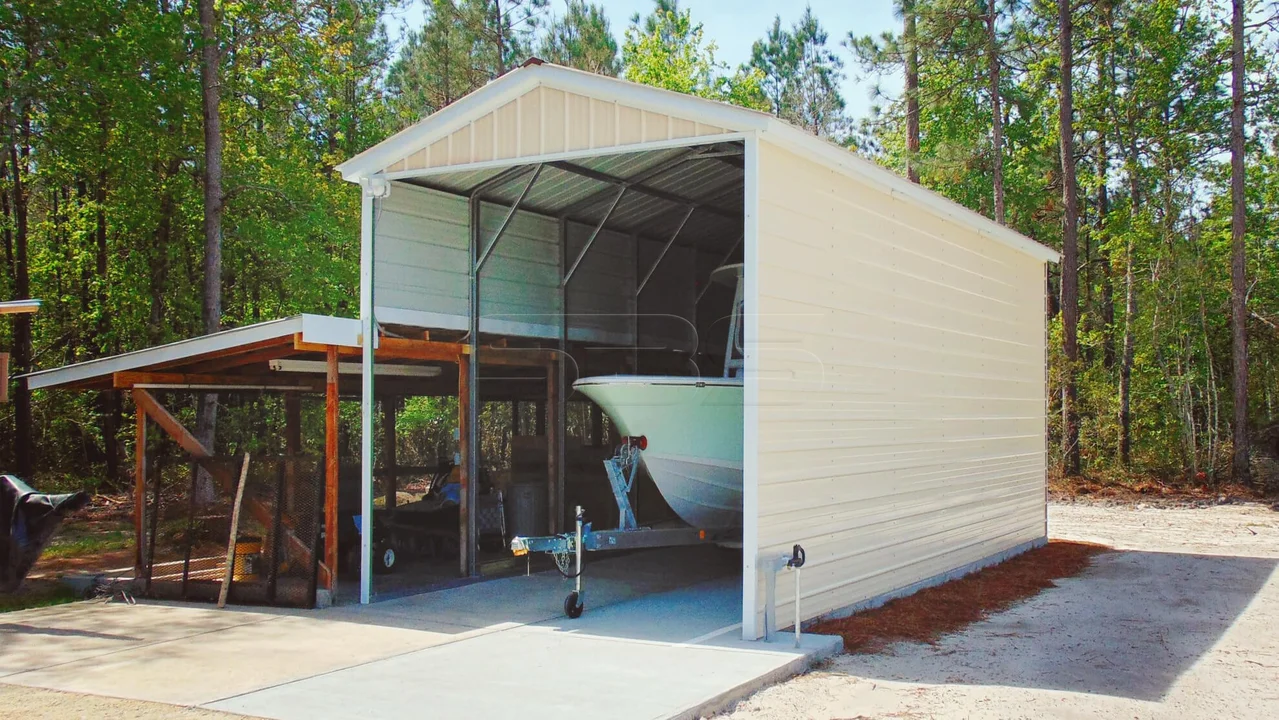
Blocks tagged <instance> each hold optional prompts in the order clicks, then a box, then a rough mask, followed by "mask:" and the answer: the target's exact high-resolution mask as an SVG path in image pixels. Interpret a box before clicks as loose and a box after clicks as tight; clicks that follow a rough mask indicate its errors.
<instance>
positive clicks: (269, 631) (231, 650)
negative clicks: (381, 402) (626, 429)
mask: <svg viewBox="0 0 1279 720" xmlns="http://www.w3.org/2000/svg"><path fill="white" fill-rule="evenodd" d="M586 588H587V596H586V597H587V612H586V614H585V615H584V616H583V617H582V618H580V619H577V620H568V619H567V618H564V617H563V616H562V614H561V613H562V610H561V608H562V602H563V597H564V594H565V593H566V592H567V590H568V589H569V588H568V586H567V584H566V582H565V581H564V580H563V579H562V578H560V577H559V576H558V575H557V574H555V573H554V572H549V573H540V574H536V575H533V576H532V577H512V578H505V579H501V580H493V581H490V582H485V583H478V584H474V585H468V586H464V587H460V588H454V589H451V590H446V591H441V592H436V593H430V594H426V595H418V596H413V597H408V598H402V599H399V600H393V601H388V602H384V603H377V604H375V605H373V606H369V607H358V606H357V607H338V608H330V609H328V610H323V611H306V612H286V611H279V612H271V611H249V610H243V609H229V610H217V609H214V608H211V607H207V606H195V605H160V604H140V605H137V606H129V605H124V604H119V603H112V604H100V603H77V604H73V605H64V606H59V607H54V608H45V609H39V610H29V611H23V612H18V613H10V614H5V615H0V684H9V685H20V686H27V687H35V688H46V689H51V690H59V691H65V692H72V693H84V694H88V695H92V696H109V697H115V698H126V699H133V700H140V701H149V702H158V703H171V704H173V705H181V706H190V707H199V708H204V709H209V710H222V711H228V712H235V713H240V714H244V715H250V716H258V717H269V718H280V719H281V720H290V719H292V718H298V719H299V720H302V719H306V720H312V719H320V720H323V719H325V718H333V719H334V720H339V719H340V720H350V719H351V718H397V717H402V718H417V717H423V714H424V712H425V713H426V714H427V715H429V716H430V717H433V718H454V717H456V718H472V717H515V716H519V717H523V718H542V717H544V718H552V717H554V718H562V717H564V716H565V715H566V714H572V715H586V716H596V717H601V716H602V717H610V718H644V719H648V718H662V717H679V716H684V715H689V714H691V713H694V712H697V711H699V710H704V709H707V708H717V707H720V706H722V704H723V703H724V701H725V700H726V699H728V698H732V699H736V698H739V697H741V696H742V695H744V694H746V693H748V692H749V691H751V690H753V689H756V688H758V687H760V686H762V685H763V684H767V683H769V682H775V681H777V680H779V679H781V678H783V677H787V676H789V675H791V674H794V673H795V672H798V671H801V670H803V669H805V668H806V667H808V666H809V665H810V664H811V663H812V662H814V661H815V660H816V659H818V658H822V657H828V656H830V655H833V654H834V653H835V652H837V651H838V648H839V642H838V639H836V638H820V637H811V638H808V639H807V643H808V644H807V645H806V647H805V648H804V649H803V650H799V651H797V650H795V649H794V648H793V647H791V643H789V642H778V643H777V644H775V645H766V644H761V643H744V642H742V641H741V640H740V639H739V638H740V630H739V628H738V625H737V622H738V621H739V620H740V609H739V608H740V602H741V596H740V593H741V590H740V581H739V579H738V576H737V575H736V572H735V567H734V565H733V564H732V563H731V562H726V558H724V557H723V556H722V555H718V554H717V553H716V550H715V548H694V549H692V550H688V549H684V550H664V551H653V552H648V553H639V554H634V555H629V556H625V557H611V558H608V557H606V558H605V559H599V560H597V561H596V562H593V563H591V564H590V565H589V566H588V572H587V575H586ZM21 698H22V695H21V694H18V693H13V692H5V693H0V715H6V716H7V713H8V712H9V711H22V710H23V707H22V705H21ZM5 703H9V706H6V704H5ZM15 704H16V705H17V707H12V705H15Z"/></svg>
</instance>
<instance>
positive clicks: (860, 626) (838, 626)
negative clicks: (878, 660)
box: [811, 540, 1109, 653]
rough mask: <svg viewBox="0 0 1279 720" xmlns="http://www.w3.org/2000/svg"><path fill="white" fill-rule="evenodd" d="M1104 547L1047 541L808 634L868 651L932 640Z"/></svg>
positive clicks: (1079, 566)
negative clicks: (838, 639)
mask: <svg viewBox="0 0 1279 720" xmlns="http://www.w3.org/2000/svg"><path fill="white" fill-rule="evenodd" d="M1108 550H1109V548H1107V547H1105V546H1104V545H1094V544H1092V543H1079V542H1066V541H1057V540H1054V541H1051V542H1049V543H1048V544H1047V545H1044V546H1043V547H1039V548H1035V549H1034V550H1029V551H1027V552H1024V553H1022V554H1021V555H1018V556H1016V557H1014V558H1012V559H1009V560H1006V561H1004V562H1002V563H1000V564H998V565H993V566H991V567H988V568H985V569H984V570H979V571H978V572H975V573H973V574H971V575H967V576H965V577H962V578H959V579H958V580H952V581H950V582H948V583H945V584H942V585H938V586H937V587H932V588H927V589H925V590H920V591H919V592H917V593H915V594H913V595H910V596H908V597H904V598H899V599H897V600H893V601H890V602H889V603H887V604H885V605H884V606H882V607H879V608H875V609H874V610H866V611H864V612H860V613H857V614H856V615H852V616H850V617H846V618H842V619H839V620H828V621H826V622H822V623H818V624H817V625H816V626H814V627H813V628H812V630H811V632H815V633H821V634H825V635H840V636H842V637H843V638H844V650H845V651H846V652H850V653H873V652H878V651H880V650H882V649H883V648H885V647H887V646H889V645H891V644H893V643H895V642H900V641H913V642H927V643H932V642H936V641H937V640H938V639H939V638H941V636H943V635H946V634H948V633H953V632H956V631H959V630H962V629H964V628H965V627H967V626H968V625H970V624H971V623H974V622H977V621H978V620H982V619H984V618H985V617H987V616H988V615H991V614H992V613H997V612H1000V611H1002V610H1005V609H1007V608H1009V607H1011V606H1012V605H1014V604H1016V603H1018V602H1020V601H1022V600H1025V599H1026V598H1029V597H1033V596H1034V595H1037V594H1038V593H1039V592H1040V591H1042V590H1045V589H1047V588H1050V587H1054V586H1055V585H1056V583H1055V582H1054V581H1055V580H1058V579H1060V578H1066V577H1072V576H1074V575H1078V574H1079V573H1081V572H1083V571H1084V570H1085V569H1086V568H1087V567H1088V565H1089V564H1090V563H1091V562H1092V558H1093V556H1094V555H1097V554H1098V553H1103V552H1106V551H1108Z"/></svg>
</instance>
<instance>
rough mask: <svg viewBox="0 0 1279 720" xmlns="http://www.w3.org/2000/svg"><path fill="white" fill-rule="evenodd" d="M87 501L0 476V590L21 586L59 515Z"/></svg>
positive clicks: (78, 494) (77, 494)
mask: <svg viewBox="0 0 1279 720" xmlns="http://www.w3.org/2000/svg"><path fill="white" fill-rule="evenodd" d="M88 504H89V496H88V495H87V494H86V493H82V492H78V493H71V494H68V495H46V494H44V493H39V492H36V491H35V490H34V489H32V488H31V486H30V485H27V484H26V483H24V482H22V481H21V480H19V479H18V478H16V477H14V476H12V475H0V592H5V593H11V592H15V591H16V590H17V589H18V588H19V587H21V586H22V581H23V580H24V579H26V577H27V573H28V572H30V570H31V566H32V565H35V563H36V560H38V559H39V558H40V553H41V552H42V551H43V550H44V548H45V546H46V545H48V544H49V541H50V540H52V539H53V533H54V532H55V531H56V530H57V529H58V525H60V524H61V523H62V518H64V517H65V516H66V515H67V513H72V512H75V511H76V510H79V509H80V508H83V507H84V506H85V505H88Z"/></svg>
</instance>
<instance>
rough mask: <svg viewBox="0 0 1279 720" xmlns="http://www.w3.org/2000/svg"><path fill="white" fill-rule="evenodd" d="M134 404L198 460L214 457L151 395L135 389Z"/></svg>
mask: <svg viewBox="0 0 1279 720" xmlns="http://www.w3.org/2000/svg"><path fill="white" fill-rule="evenodd" d="M133 403H134V404H135V405H137V406H138V412H140V413H141V412H145V413H146V416H147V417H149V418H151V420H153V421H154V422H155V424H156V425H159V426H160V429H161V430H164V432H165V434H167V435H168V436H169V437H171V438H173V439H174V440H175V441H176V442H177V443H178V445H179V446H181V448H182V449H183V450H185V451H187V452H188V453H190V454H191V455H194V456H195V457H197V458H208V457H212V456H213V453H212V452H210V451H209V450H208V449H207V448H205V447H204V444H203V443H201V442H200V441H199V440H197V439H196V437H195V436H194V435H192V434H191V432H190V431H188V430H187V429H186V428H185V427H183V426H182V423H180V422H178V419H177V418H175V417H173V415H171V414H170V413H169V411H168V410H167V409H166V408H165V407H164V406H163V405H161V404H160V403H159V402H158V401H157V400H156V399H155V397H154V396H153V395H152V394H151V393H149V392H147V391H146V390H143V389H141V388H134V389H133Z"/></svg>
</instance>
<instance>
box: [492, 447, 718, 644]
mask: <svg viewBox="0 0 1279 720" xmlns="http://www.w3.org/2000/svg"><path fill="white" fill-rule="evenodd" d="M645 444H646V443H645V439H644V438H643V437H642V436H641V437H633V438H626V439H625V442H623V443H622V445H621V446H620V447H618V449H617V452H616V453H615V454H614V455H613V457H611V458H609V459H608V460H605V461H604V470H605V472H606V473H607V474H608V481H609V485H610V486H611V487H612V489H613V499H614V501H615V502H616V503H617V510H618V518H619V521H618V524H619V525H620V527H618V528H616V529H613V530H595V529H593V528H592V527H591V524H590V523H587V522H584V519H585V513H584V511H583V509H582V507H581V506H578V507H577V508H576V513H575V517H576V524H575V528H574V531H573V532H571V533H562V534H560V535H544V536H540V537H518V536H517V537H515V538H513V539H512V540H511V552H513V553H514V554H515V556H516V557H521V556H526V555H528V554H530V553H546V554H548V555H551V556H552V557H553V558H554V559H555V566H556V568H557V569H558V570H559V571H560V574H561V575H563V576H564V577H566V578H569V579H571V580H573V581H574V582H573V591H572V592H570V593H569V594H568V597H566V598H564V614H565V615H568V616H569V617H570V618H578V617H581V615H582V612H583V610H585V608H586V604H585V594H584V593H585V591H584V590H583V589H582V553H584V552H592V551H600V550H638V549H647V548H660V547H677V546H685V545H707V544H712V545H733V544H738V545H740V543H741V539H742V532H741V529H740V528H733V529H722V528H721V529H715V530H701V529H698V528H692V527H687V526H684V527H665V528H649V527H640V526H639V523H638V522H637V521H636V519H635V510H634V507H633V506H632V505H631V490H632V489H633V488H634V487H635V475H636V473H637V472H638V470H639V464H640V453H641V452H642V451H643V449H644V446H645Z"/></svg>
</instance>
